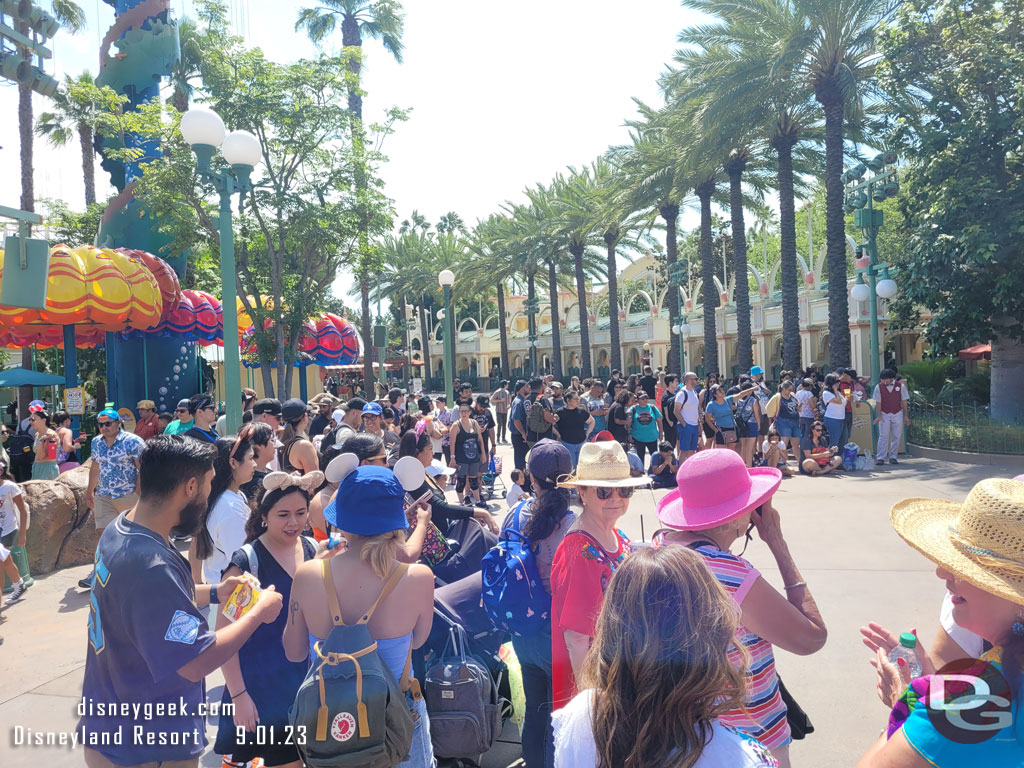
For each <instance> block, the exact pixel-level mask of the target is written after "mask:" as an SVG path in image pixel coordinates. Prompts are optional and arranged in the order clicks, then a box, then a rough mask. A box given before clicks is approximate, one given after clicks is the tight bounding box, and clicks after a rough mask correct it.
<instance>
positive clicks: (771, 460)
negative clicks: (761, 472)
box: [761, 424, 793, 477]
mask: <svg viewBox="0 0 1024 768" xmlns="http://www.w3.org/2000/svg"><path fill="white" fill-rule="evenodd" d="M761 455H762V456H763V457H764V459H763V461H764V463H763V464H762V466H765V467H776V468H778V470H779V471H780V472H781V473H782V476H783V477H792V476H793V470H792V469H791V468H790V466H789V462H788V459H787V455H786V448H785V444H784V443H783V442H782V439H781V436H780V435H779V430H778V429H776V428H775V425H774V424H772V425H771V426H770V427H768V436H767V437H766V438H765V439H764V442H763V443H761Z"/></svg>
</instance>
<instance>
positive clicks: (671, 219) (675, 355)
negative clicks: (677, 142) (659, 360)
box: [658, 203, 682, 372]
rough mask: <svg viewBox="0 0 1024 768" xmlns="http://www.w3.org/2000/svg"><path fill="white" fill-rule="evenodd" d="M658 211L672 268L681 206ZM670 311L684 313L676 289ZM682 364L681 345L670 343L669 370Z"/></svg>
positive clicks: (676, 254)
mask: <svg viewBox="0 0 1024 768" xmlns="http://www.w3.org/2000/svg"><path fill="white" fill-rule="evenodd" d="M658 213H660V214H661V218H663V219H664V220H665V260H666V262H667V263H668V266H669V269H670V270H671V268H672V267H673V266H675V263H676V262H677V261H678V260H679V242H678V240H677V226H678V220H679V206H678V205H676V204H675V203H668V204H667V205H663V206H661V207H660V208H659V209H658ZM668 311H669V316H670V317H669V319H671V318H673V317H681V316H682V313H680V311H679V291H677V290H675V289H673V290H670V291H669V292H668ZM670 341H671V339H670ZM681 366H682V361H681V360H680V359H679V347H677V346H676V345H675V344H672V343H670V344H669V345H668V370H669V371H673V372H676V371H678V372H681V371H680V368H681Z"/></svg>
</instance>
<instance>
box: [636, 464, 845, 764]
mask: <svg viewBox="0 0 1024 768" xmlns="http://www.w3.org/2000/svg"><path fill="white" fill-rule="evenodd" d="M676 480H677V483H678V488H677V489H676V490H674V491H670V492H669V493H668V494H667V495H666V496H664V497H663V498H662V499H661V501H659V502H658V519H659V520H660V521H661V523H662V525H664V526H666V527H667V528H668V529H669V530H662V531H659V532H658V533H657V534H656V535H655V538H654V546H667V545H669V544H681V545H683V546H687V547H690V548H691V549H694V550H696V551H697V552H698V553H699V554H700V555H701V556H702V557H703V558H704V562H705V563H706V564H707V566H708V568H709V569H710V570H711V572H712V573H713V574H714V575H715V577H716V578H717V579H718V581H719V583H720V584H721V585H722V586H723V587H724V588H725V590H726V592H728V593H729V594H730V595H731V596H732V598H733V600H734V601H735V603H736V605H737V607H738V608H739V610H740V626H739V628H738V629H737V632H736V637H737V638H738V639H739V642H740V643H742V644H743V646H744V647H745V648H746V650H747V652H748V653H749V654H750V666H749V667H748V673H747V675H748V676H747V691H746V700H745V702H744V706H743V707H742V708H736V709H732V710H730V711H729V712H728V713H727V714H725V715H723V716H722V722H723V723H724V724H726V725H731V726H733V727H735V728H737V729H739V730H741V731H744V732H745V733H748V734H750V735H751V736H753V737H754V738H756V739H757V740H758V741H760V742H761V743H762V744H764V745H765V746H766V747H768V748H769V749H770V750H771V751H772V754H773V755H774V756H775V758H776V759H777V760H778V761H779V765H780V766H781V768H788V766H789V765H790V761H789V743H790V741H791V740H792V738H791V733H790V727H789V723H788V721H787V719H786V714H787V711H786V704H785V702H784V701H783V700H782V696H781V694H780V692H779V679H778V675H777V674H776V672H775V656H774V653H773V651H772V647H773V646H776V645H777V646H779V647H780V648H783V649H784V650H787V651H789V652H790V653H796V654H800V655H808V654H812V653H814V652H815V651H817V650H819V649H820V648H821V647H822V646H823V645H824V644H825V639H826V636H827V630H826V629H825V622H824V621H823V620H822V618H821V614H820V613H819V612H818V607H817V605H815V602H814V598H813V597H811V593H810V590H809V589H808V588H807V584H806V582H804V580H803V579H802V578H801V576H800V571H799V570H798V569H797V566H796V563H795V562H794V561H793V557H792V555H790V553H789V547H788V546H787V544H786V540H785V538H784V537H783V535H782V528H781V524H780V519H779V513H778V511H777V510H776V509H775V508H774V507H773V506H772V505H771V498H772V496H773V495H774V493H775V491H776V490H778V488H779V485H780V483H781V482H782V473H781V472H779V470H778V469H776V468H775V467H754V468H751V469H748V468H747V467H746V466H745V465H744V463H743V459H742V458H741V457H740V456H739V454H737V453H735V452H733V451H702V452H701V453H698V454H696V455H695V456H692V457H690V458H689V459H688V460H687V461H686V462H685V463H684V464H683V465H682V466H681V467H680V468H679V472H678V474H677V475H676ZM753 528H757V532H758V535H759V536H760V537H761V540H762V541H764V543H765V544H767V545H768V548H769V550H771V553H772V555H773V556H774V557H775V562H776V565H777V566H778V569H779V573H780V574H781V576H782V580H783V585H784V592H785V595H783V594H781V593H779V592H778V591H776V589H775V588H774V587H772V586H771V585H770V584H769V583H768V582H767V581H766V580H765V579H763V578H762V577H761V575H760V573H759V572H758V571H757V569H756V568H754V566H753V565H751V564H750V563H749V562H748V561H747V560H745V559H744V558H743V556H742V555H743V553H742V552H740V554H739V555H734V554H732V553H731V552H730V551H729V549H730V547H731V546H732V545H733V543H734V542H735V541H736V540H737V539H739V538H742V537H743V536H744V535H746V536H747V537H748V538H749V536H750V531H751V530H752V529H753ZM744 549H745V547H744ZM730 656H731V658H732V660H733V663H734V664H736V665H737V666H739V665H741V664H742V654H741V653H740V652H739V650H738V649H736V648H733V649H732V650H731V651H730Z"/></svg>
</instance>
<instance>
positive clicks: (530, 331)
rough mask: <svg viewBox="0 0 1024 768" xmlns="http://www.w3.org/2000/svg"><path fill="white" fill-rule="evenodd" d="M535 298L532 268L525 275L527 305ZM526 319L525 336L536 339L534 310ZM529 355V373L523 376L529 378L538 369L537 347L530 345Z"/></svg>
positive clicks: (535, 314)
mask: <svg viewBox="0 0 1024 768" xmlns="http://www.w3.org/2000/svg"><path fill="white" fill-rule="evenodd" d="M536 300H537V273H536V272H534V271H533V270H530V274H529V275H527V277H526V301H527V303H528V304H529V306H531V307H532V306H533V305H534V302H535V301H536ZM526 319H527V336H529V337H532V338H533V340H534V341H536V340H537V313H536V312H529V313H527V315H526ZM529 355H530V374H529V376H526V377H525V378H527V379H528V378H530V377H531V376H536V375H537V371H538V370H540V367H539V366H538V365H537V348H536V347H530V349H529Z"/></svg>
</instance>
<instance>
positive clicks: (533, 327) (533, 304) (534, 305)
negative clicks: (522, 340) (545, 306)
mask: <svg viewBox="0 0 1024 768" xmlns="http://www.w3.org/2000/svg"><path fill="white" fill-rule="evenodd" d="M523 309H525V310H526V314H527V316H528V317H529V320H530V332H529V333H528V334H527V336H526V340H527V341H528V342H529V346H530V369H531V370H530V376H536V375H537V320H536V316H537V314H538V313H539V312H540V300H539V299H538V298H537V297H534V298H533V299H527V300H526V301H524V302H523Z"/></svg>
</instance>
